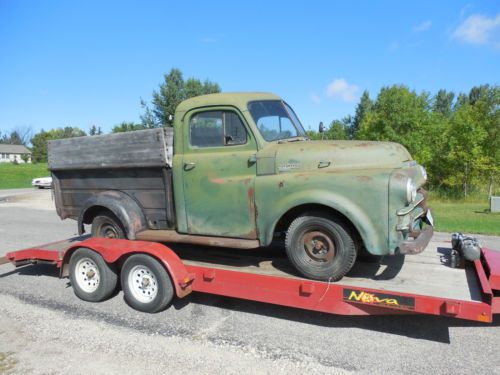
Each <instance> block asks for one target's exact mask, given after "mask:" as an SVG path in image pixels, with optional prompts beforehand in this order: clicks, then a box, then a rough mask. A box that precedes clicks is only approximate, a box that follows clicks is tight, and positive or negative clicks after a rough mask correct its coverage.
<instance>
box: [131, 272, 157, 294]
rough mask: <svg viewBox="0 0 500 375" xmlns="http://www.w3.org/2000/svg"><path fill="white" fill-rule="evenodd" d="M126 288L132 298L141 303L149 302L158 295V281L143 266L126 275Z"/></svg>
mask: <svg viewBox="0 0 500 375" xmlns="http://www.w3.org/2000/svg"><path fill="white" fill-rule="evenodd" d="M128 286H129V289H130V291H131V292H132V294H133V296H134V298H135V299H137V300H138V301H139V302H142V303H148V302H151V301H152V300H153V299H155V297H156V295H157V294H158V279H157V277H156V275H155V274H154V273H153V272H152V271H151V270H150V269H149V268H148V267H146V266H144V265H139V266H135V267H134V268H132V270H131V271H130V273H129V275H128Z"/></svg>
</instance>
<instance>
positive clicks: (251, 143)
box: [49, 93, 433, 281]
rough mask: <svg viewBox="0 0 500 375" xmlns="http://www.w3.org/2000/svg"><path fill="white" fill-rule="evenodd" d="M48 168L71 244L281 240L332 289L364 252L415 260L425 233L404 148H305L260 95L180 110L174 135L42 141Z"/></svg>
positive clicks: (277, 103) (278, 108) (292, 120)
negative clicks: (71, 227) (77, 237)
mask: <svg viewBox="0 0 500 375" xmlns="http://www.w3.org/2000/svg"><path fill="white" fill-rule="evenodd" d="M49 169H50V171H51V172H52V176H53V181H54V191H55V202H56V208H57V212H58V214H59V216H60V217H61V218H62V219H65V218H72V219H75V220H77V221H78V228H79V232H80V233H83V232H84V224H92V235H93V236H101V237H117V238H128V239H130V240H136V239H140V240H149V241H160V242H182V243H192V244H198V245H209V246H220V247H227V248H245V249H254V248H258V247H265V246H268V245H270V244H271V242H272V241H273V239H275V238H277V237H280V236H281V237H282V238H284V239H285V248H286V253H287V255H288V257H289V260H290V262H291V263H292V264H293V265H294V266H295V268H296V269H297V271H298V272H299V273H300V274H302V275H303V276H305V277H307V278H312V279H318V280H332V281H333V280H339V279H340V278H342V277H343V276H344V275H345V274H346V273H347V272H348V271H349V270H350V269H351V267H352V266H353V265H354V263H355V260H356V257H357V255H358V254H361V253H362V252H363V253H368V254H372V255H392V254H396V253H403V254H412V253H418V252H421V251H423V250H424V249H425V247H426V246H427V244H428V242H429V240H430V238H431V237H432V233H433V229H432V228H433V227H432V225H433V222H432V216H431V213H430V210H429V209H428V208H427V206H426V192H425V191H424V190H423V189H422V185H423V184H424V183H425V182H426V178H427V176H426V172H425V169H424V168H423V167H422V166H420V165H418V164H417V163H416V162H415V161H414V160H412V158H411V156H410V154H409V153H408V151H407V150H406V149H405V148H404V147H403V146H401V145H399V144H396V143H389V142H367V141H311V140H309V139H308V138H307V135H306V133H305V131H304V128H303V127H302V125H301V123H300V121H299V119H298V117H297V116H296V114H295V112H294V111H293V110H292V108H291V107H290V106H289V105H288V104H287V103H286V102H284V101H283V100H282V99H281V98H280V97H278V96H276V95H273V94H268V93H222V94H211V95H205V96H199V97H195V98H191V99H188V100H186V101H184V102H182V103H181V104H180V105H179V106H178V107H177V110H176V112H175V116H174V127H173V129H172V128H167V129H163V128H159V129H150V130H143V131H136V132H129V133H121V134H111V135H101V136H92V137H81V138H71V139H64V140H56V141H51V142H50V144H49ZM424 223H425V224H424ZM200 251H203V248H200ZM228 251H230V250H228Z"/></svg>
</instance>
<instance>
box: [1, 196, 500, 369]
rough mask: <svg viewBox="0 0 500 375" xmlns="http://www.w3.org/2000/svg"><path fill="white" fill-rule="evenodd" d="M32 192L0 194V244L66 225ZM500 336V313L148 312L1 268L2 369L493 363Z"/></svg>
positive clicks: (56, 235)
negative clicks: (468, 316)
mask: <svg viewBox="0 0 500 375" xmlns="http://www.w3.org/2000/svg"><path fill="white" fill-rule="evenodd" d="M35 194H36V195H34V196H35V197H36V199H35V200H33V198H30V197H26V198H23V197H21V198H20V200H19V201H14V202H12V201H10V202H6V203H0V255H1V254H3V253H5V252H6V251H9V250H12V249H18V248H22V247H27V246H30V245H35V244H40V243H44V242H51V241H54V240H57V239H62V238H66V237H69V236H72V235H74V234H75V232H76V231H75V229H76V227H75V223H74V222H72V221H63V222H61V221H60V220H59V218H58V217H57V216H56V215H55V213H54V210H53V208H52V204H51V200H50V191H48V190H47V191H40V192H36V193H35ZM488 240H489V241H490V240H491V241H493V244H494V243H497V242H496V241H498V238H494V237H493V238H491V239H488ZM498 248H500V247H498ZM499 346H500V319H498V318H496V319H495V322H494V323H493V324H492V325H483V324H478V323H477V324H476V323H470V322H466V321H458V320H452V319H444V318H437V317H425V316H415V317H402V316H399V317H343V316H334V315H328V314H321V313H313V312H309V311H301V310H296V309H290V308H284V307H279V306H272V305H266V304H261V303H255V302H249V301H241V300H237V299H230V298H223V297H217V296H210V295H202V294H193V295H191V296H189V297H188V298H187V299H183V300H178V301H176V302H175V303H174V305H173V306H172V307H170V308H169V309H168V310H167V311H164V312H162V313H159V314H155V315H146V314H142V313H138V312H136V311H134V310H132V309H130V308H129V307H127V306H126V305H125V303H124V301H123V296H122V294H121V293H119V294H117V295H116V296H115V297H114V298H111V299H110V300H108V301H105V302H102V303H98V304H91V303H86V302H83V301H80V300H79V299H77V298H76V297H75V296H74V294H73V292H72V289H71V287H69V285H68V280H67V279H59V278H58V277H57V273H56V271H55V269H54V268H53V267H51V266H45V265H39V266H29V267H22V268H19V269H14V268H13V267H12V266H10V265H4V266H1V268H0V373H2V372H7V371H12V372H13V373H19V374H22V373H27V372H30V373H34V374H42V373H56V374H60V373H63V374H66V373H92V374H93V373H102V374H104V373H118V372H120V373H122V374H129V373H130V374H132V373H137V372H144V371H146V372H148V373H151V374H163V373H181V372H182V373H186V372H189V371H196V372H198V373H214V374H215V373H217V374H220V373H235V374H236V373H242V372H243V373H269V374H276V373H320V374H322V373H328V374H337V373H338V374H344V373H362V374H387V373H401V372H404V373H439V374H441V373H453V374H470V373H476V374H481V373H484V374H500V356H499V355H498V348H499Z"/></svg>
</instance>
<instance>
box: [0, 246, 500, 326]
mask: <svg viewBox="0 0 500 375" xmlns="http://www.w3.org/2000/svg"><path fill="white" fill-rule="evenodd" d="M448 247H449V245H448V246H447V247H442V246H435V247H431V248H428V249H427V250H426V251H424V252H423V253H421V254H419V255H414V256H408V257H406V259H404V257H388V259H387V261H385V260H384V261H382V262H379V263H362V262H358V264H357V266H356V267H355V269H354V270H353V271H352V272H351V273H350V274H349V275H348V277H344V278H343V279H342V280H341V281H339V282H335V283H329V282H321V281H313V280H307V279H304V278H301V277H299V276H296V275H295V274H294V270H293V269H292V268H291V267H290V266H289V265H288V261H287V260H286V258H284V257H282V256H279V254H278V253H276V252H273V251H272V250H271V251H269V250H268V249H265V250H260V251H249V250H233V249H207V248H203V249H200V248H193V247H180V246H174V247H173V248H174V249H175V251H174V250H172V247H167V246H166V245H163V244H160V243H156V242H145V241H128V240H120V239H106V238H82V237H80V238H73V239H69V240H65V241H60V242H54V243H50V244H46V245H42V246H37V247H33V248H29V249H25V250H19V251H14V252H11V253H7V255H6V256H5V257H3V258H0V264H2V263H8V262H11V263H13V264H14V265H15V266H22V265H26V264H36V263H50V264H54V265H55V266H57V267H58V268H60V270H61V277H67V276H69V277H70V279H71V283H72V285H73V289H74V290H75V293H76V295H77V296H78V297H80V298H82V299H84V300H87V301H93V302H97V301H100V300H104V299H106V298H108V297H109V296H110V295H111V294H112V293H113V291H114V290H116V288H117V286H118V280H119V279H120V281H121V287H122V289H123V291H124V295H125V299H126V301H127V302H128V303H129V304H130V305H131V306H132V307H133V308H135V309H138V310H140V311H145V312H157V311H160V310H162V309H164V308H165V307H166V306H167V305H168V304H169V303H170V302H171V300H172V299H173V298H174V297H175V296H177V297H179V298H182V297H185V296H187V295H188V294H190V293H191V292H203V293H211V294H217V295H222V296H228V297H234V298H242V299H247V300H254V301H260V302H267V303H272V304H277V305H283V306H290V307H295V308H301V309H307V310H315V311H322V312H327V313H332V314H343V315H382V314H384V315H388V314H429V315H440V316H447V317H452V318H460V319H468V320H474V321H480V322H487V323H489V322H492V319H493V315H494V314H499V313H500V252H496V251H493V250H488V249H481V259H480V260H476V261H475V262H473V263H469V264H467V265H466V266H465V268H462V269H455V268H451V267H449V266H448V265H447V262H448V256H449V253H450V250H451V249H449V248H448ZM275 253H276V254H275ZM277 254H278V255H277Z"/></svg>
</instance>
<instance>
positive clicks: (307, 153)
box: [257, 141, 412, 173]
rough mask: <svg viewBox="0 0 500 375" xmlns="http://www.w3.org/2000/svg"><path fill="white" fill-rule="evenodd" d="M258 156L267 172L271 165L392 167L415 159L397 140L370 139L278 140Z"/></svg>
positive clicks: (284, 168)
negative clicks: (376, 140) (278, 141)
mask: <svg viewBox="0 0 500 375" xmlns="http://www.w3.org/2000/svg"><path fill="white" fill-rule="evenodd" d="M257 157H258V160H259V161H261V162H262V163H261V164H262V165H261V167H262V168H258V169H264V170H261V171H262V172H264V173H269V172H271V171H270V170H269V169H271V165H272V168H273V169H274V171H275V172H274V173H286V172H296V171H313V170H320V169H322V168H329V169H331V168H335V169H349V170H352V169H375V168H376V169H380V168H390V169H392V168H399V167H401V166H402V165H403V163H404V162H407V161H411V160H412V158H411V155H410V154H409V153H408V151H407V150H406V149H405V148H404V147H403V146H402V145H400V144H398V143H393V142H371V141H297V142H286V143H275V144H272V145H268V146H267V147H266V148H264V149H263V150H261V151H259V153H258V155H257ZM273 159H274V160H273ZM273 161H274V162H273ZM265 169H268V170H267V171H265Z"/></svg>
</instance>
